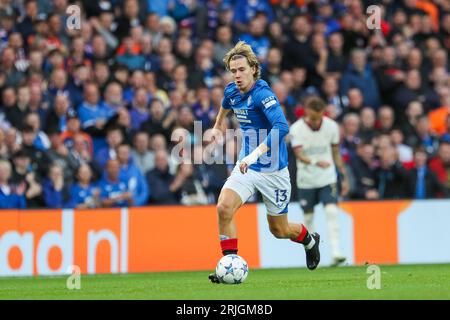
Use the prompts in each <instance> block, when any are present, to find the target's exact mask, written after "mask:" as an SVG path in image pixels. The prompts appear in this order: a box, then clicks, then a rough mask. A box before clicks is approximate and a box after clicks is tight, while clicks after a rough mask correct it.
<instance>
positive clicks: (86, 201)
mask: <svg viewBox="0 0 450 320" xmlns="http://www.w3.org/2000/svg"><path fill="white" fill-rule="evenodd" d="M76 179H77V182H76V183H74V184H73V185H72V188H71V189H70V195H71V199H72V205H73V207H74V208H78V209H88V208H97V207H99V206H100V190H99V189H98V188H97V187H96V186H95V185H94V184H93V183H92V181H91V179H92V170H91V167H89V165H87V164H82V165H80V167H79V168H78V170H77V175H76Z"/></svg>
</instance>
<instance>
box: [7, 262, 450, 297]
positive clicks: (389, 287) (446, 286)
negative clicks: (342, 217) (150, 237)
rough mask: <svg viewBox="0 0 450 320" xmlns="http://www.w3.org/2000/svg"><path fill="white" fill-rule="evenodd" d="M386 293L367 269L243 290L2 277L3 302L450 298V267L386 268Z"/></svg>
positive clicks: (201, 275) (249, 284)
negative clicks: (69, 284) (71, 284)
mask: <svg viewBox="0 0 450 320" xmlns="http://www.w3.org/2000/svg"><path fill="white" fill-rule="evenodd" d="M380 268H381V289H379V290H377V289H374V290H369V289H368V288H367V279H368V277H369V276H370V274H368V273H366V271H367V267H340V268H319V269H317V270H315V271H309V270H307V269H265V270H250V273H249V277H248V278H247V281H246V282H245V283H243V284H241V285H217V284H211V283H209V282H208V281H207V275H208V272H207V271H203V272H165V273H147V274H128V275H95V276H87V275H86V276H83V275H82V276H81V289H80V290H68V289H67V288H66V280H67V278H66V277H34V278H0V299H164V300H167V299H183V300H184V299H186V300H189V299H220V300H226V299H269V300H276V299H450V265H448V264H447V265H402V266H380Z"/></svg>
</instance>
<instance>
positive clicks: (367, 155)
mask: <svg viewBox="0 0 450 320" xmlns="http://www.w3.org/2000/svg"><path fill="white" fill-rule="evenodd" d="M349 166H350V169H351V171H352V175H353V177H354V180H355V188H354V193H353V195H352V198H354V199H368V200H376V199H379V197H380V196H379V194H378V190H377V185H376V182H377V179H376V174H375V172H376V171H375V170H376V164H375V149H374V146H373V144H372V143H371V142H370V140H367V141H361V143H359V144H358V145H357V147H356V155H355V157H354V158H352V159H350V162H349Z"/></svg>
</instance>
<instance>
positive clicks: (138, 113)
mask: <svg viewBox="0 0 450 320" xmlns="http://www.w3.org/2000/svg"><path fill="white" fill-rule="evenodd" d="M130 116H131V127H132V128H133V129H134V130H139V128H140V127H141V125H142V123H144V122H145V121H147V120H148V119H149V118H150V112H149V109H148V96H147V91H146V90H145V88H139V89H138V90H137V91H136V92H135V95H134V99H133V103H132V104H131V111H130Z"/></svg>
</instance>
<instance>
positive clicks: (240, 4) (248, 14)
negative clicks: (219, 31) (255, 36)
mask: <svg viewBox="0 0 450 320" xmlns="http://www.w3.org/2000/svg"><path fill="white" fill-rule="evenodd" d="M258 12H263V13H264V14H265V16H266V17H267V20H268V22H271V21H272V20H273V11H272V7H271V6H270V4H269V1H268V0H260V1H252V0H236V3H235V5H234V16H233V23H234V25H235V27H236V28H237V29H238V30H239V31H240V32H246V31H248V23H249V22H250V20H251V19H252V18H253V17H254V16H255V15H256V14H257V13H258Z"/></svg>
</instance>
